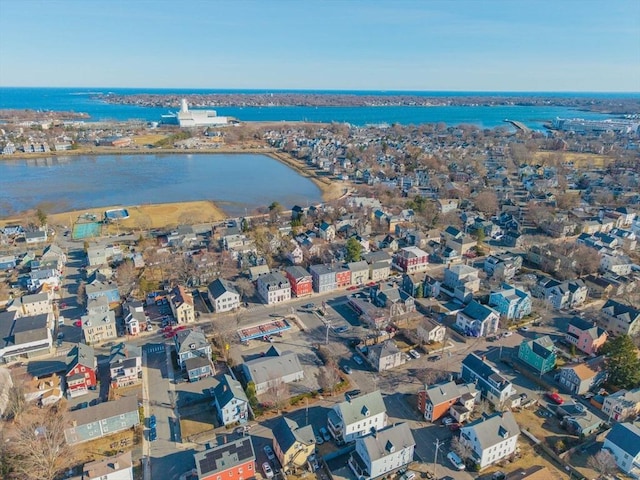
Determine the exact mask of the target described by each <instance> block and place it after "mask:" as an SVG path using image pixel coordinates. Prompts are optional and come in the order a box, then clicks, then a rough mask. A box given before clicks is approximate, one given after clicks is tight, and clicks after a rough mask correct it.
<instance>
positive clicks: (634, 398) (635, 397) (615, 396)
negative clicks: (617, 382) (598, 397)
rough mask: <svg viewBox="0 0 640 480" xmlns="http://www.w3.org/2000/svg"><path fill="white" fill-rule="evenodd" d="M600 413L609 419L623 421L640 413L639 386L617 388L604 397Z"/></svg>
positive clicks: (631, 418)
mask: <svg viewBox="0 0 640 480" xmlns="http://www.w3.org/2000/svg"><path fill="white" fill-rule="evenodd" d="M602 413H604V414H605V415H607V416H608V417H609V418H610V419H611V420H614V421H616V422H624V421H627V420H633V419H635V417H636V416H637V415H640V388H636V389H634V390H618V391H617V392H614V393H612V394H611V395H607V396H605V397H604V403H603V404H602Z"/></svg>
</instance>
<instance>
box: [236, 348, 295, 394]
mask: <svg viewBox="0 0 640 480" xmlns="http://www.w3.org/2000/svg"><path fill="white" fill-rule="evenodd" d="M242 371H243V372H244V375H245V378H246V379H247V381H250V382H253V383H254V385H255V390H256V395H261V394H263V393H265V392H267V391H269V389H270V388H273V387H275V386H276V385H277V384H278V383H293V382H299V381H301V380H302V379H303V378H304V369H303V368H302V365H301V364H300V359H299V358H298V355H297V354H296V353H294V352H280V351H279V350H278V349H277V348H276V347H274V346H272V347H270V348H269V350H267V352H266V353H265V355H264V357H260V358H256V359H254V360H248V361H246V362H245V363H243V364H242Z"/></svg>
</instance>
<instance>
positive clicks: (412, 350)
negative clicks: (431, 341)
mask: <svg viewBox="0 0 640 480" xmlns="http://www.w3.org/2000/svg"><path fill="white" fill-rule="evenodd" d="M409 355H411V356H412V357H413V358H420V354H419V353H418V352H416V351H415V350H414V349H411V350H409Z"/></svg>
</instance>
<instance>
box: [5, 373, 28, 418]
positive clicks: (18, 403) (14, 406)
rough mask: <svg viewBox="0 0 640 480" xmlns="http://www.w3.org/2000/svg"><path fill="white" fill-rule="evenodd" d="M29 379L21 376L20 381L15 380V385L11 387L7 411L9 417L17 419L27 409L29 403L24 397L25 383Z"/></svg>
mask: <svg viewBox="0 0 640 480" xmlns="http://www.w3.org/2000/svg"><path fill="white" fill-rule="evenodd" d="M27 381H28V380H27V379H26V378H20V379H19V381H14V382H13V386H12V387H11V388H9V398H8V401H7V408H6V413H5V415H6V416H7V418H11V419H14V420H17V419H19V418H20V416H21V415H22V414H23V413H24V411H25V410H26V409H27V406H28V405H27V401H26V399H25V397H24V393H25V392H24V384H25V383H26V382H27Z"/></svg>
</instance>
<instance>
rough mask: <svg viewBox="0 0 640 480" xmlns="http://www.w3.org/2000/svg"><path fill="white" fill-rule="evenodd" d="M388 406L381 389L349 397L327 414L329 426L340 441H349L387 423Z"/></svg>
mask: <svg viewBox="0 0 640 480" xmlns="http://www.w3.org/2000/svg"><path fill="white" fill-rule="evenodd" d="M387 420H388V417H387V408H386V407H385V405H384V401H383V399H382V395H381V394H380V390H375V391H373V392H371V393H367V394H365V395H361V396H359V397H354V398H351V397H348V398H347V400H345V401H344V402H340V403H338V404H336V405H334V406H333V408H332V409H331V410H329V413H328V414H327V428H328V429H329V432H330V433H331V435H332V436H333V438H335V439H336V440H337V441H338V442H339V443H343V442H344V443H349V442H351V441H353V440H355V439H356V438H358V437H362V436H364V435H367V434H369V433H370V432H372V431H377V430H381V429H383V428H384V427H385V426H386V425H387Z"/></svg>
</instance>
